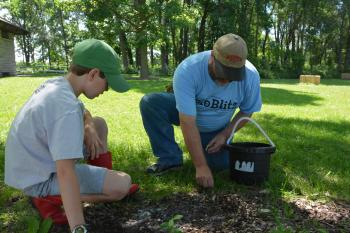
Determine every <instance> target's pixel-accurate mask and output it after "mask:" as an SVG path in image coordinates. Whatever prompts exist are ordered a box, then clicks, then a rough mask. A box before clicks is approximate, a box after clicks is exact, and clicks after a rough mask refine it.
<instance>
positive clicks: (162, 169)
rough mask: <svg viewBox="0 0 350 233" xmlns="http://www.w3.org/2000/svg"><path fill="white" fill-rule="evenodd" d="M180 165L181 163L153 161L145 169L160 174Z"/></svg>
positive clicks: (176, 168) (150, 172)
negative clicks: (172, 163)
mask: <svg viewBox="0 0 350 233" xmlns="http://www.w3.org/2000/svg"><path fill="white" fill-rule="evenodd" d="M181 167H182V164H175V165H163V164H159V163H155V164H153V165H151V166H149V167H148V168H147V170H146V172H147V173H148V174H152V175H158V176H159V175H162V174H164V173H165V172H168V171H173V170H178V169H179V168H181Z"/></svg>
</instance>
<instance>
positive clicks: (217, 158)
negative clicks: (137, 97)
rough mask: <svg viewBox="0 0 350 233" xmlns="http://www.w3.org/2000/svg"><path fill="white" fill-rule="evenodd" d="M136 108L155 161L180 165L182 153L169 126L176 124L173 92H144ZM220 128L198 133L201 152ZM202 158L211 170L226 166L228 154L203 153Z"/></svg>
mask: <svg viewBox="0 0 350 233" xmlns="http://www.w3.org/2000/svg"><path fill="white" fill-rule="evenodd" d="M140 111H141V116H142V121H143V126H144V128H145V130H146V132H147V134H148V137H149V140H150V143H151V146H152V150H153V153H154V155H155V156H156V157H157V158H158V163H160V164H164V165H179V164H182V160H183V153H182V150H181V149H180V147H179V145H178V144H177V143H176V142H175V137H174V127H173V125H176V126H179V125H180V120H179V112H178V111H177V109H176V101H175V96H174V94H172V93H166V92H164V93H153V94H148V95H145V96H144V97H143V98H142V99H141V101H140ZM220 131H221V130H217V131H214V132H205V133H200V136H201V141H202V146H203V151H204V152H205V147H206V146H207V144H208V143H209V142H210V140H211V139H213V138H214V137H215V136H216V135H217V134H218V133H219V132H220ZM205 157H206V160H207V163H208V165H209V167H210V168H211V169H216V170H222V169H227V168H228V167H229V153H228V151H226V150H222V151H219V152H217V153H213V154H208V153H206V152H205Z"/></svg>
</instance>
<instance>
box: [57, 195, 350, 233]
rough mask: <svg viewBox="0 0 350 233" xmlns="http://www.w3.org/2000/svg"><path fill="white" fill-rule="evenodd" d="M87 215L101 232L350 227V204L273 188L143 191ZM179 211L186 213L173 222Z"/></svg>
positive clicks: (335, 229) (60, 228)
mask: <svg viewBox="0 0 350 233" xmlns="http://www.w3.org/2000/svg"><path fill="white" fill-rule="evenodd" d="M84 214H85V218H86V221H87V222H88V223H89V229H90V231H89V232H96V233H97V232H98V233H108V232H125V233H134V232H142V233H144V232H145V233H147V232H179V231H175V230H176V229H178V230H180V232H271V231H273V232H300V231H304V232H305V230H307V232H323V231H322V230H321V229H324V230H326V231H325V232H350V203H345V202H339V201H338V202H336V201H332V202H327V203H322V202H320V201H310V200H306V199H302V198H299V199H295V200H293V201H290V202H288V203H287V202H284V201H282V200H281V199H279V198H272V195H271V194H270V193H269V192H268V191H267V190H253V191H247V192H244V193H213V192H211V191H199V192H195V193H189V194H188V193H186V194H184V193H175V194H173V195H172V196H169V197H165V198H163V199H160V200H158V201H155V200H149V199H146V198H145V197H144V196H143V195H142V193H137V194H136V195H134V196H133V197H130V198H129V199H128V200H123V201H121V202H116V203H105V204H86V205H85V208H84ZM176 215H181V216H182V218H181V216H180V218H181V219H179V220H176V221H175V225H171V221H170V219H172V218H173V217H174V216H176ZM162 223H164V224H165V225H167V226H168V230H166V229H165V227H161V224H162ZM164 224H163V225H164ZM171 230H173V231H171ZM50 232H54V233H57V232H69V231H68V227H67V226H54V227H53V228H52V229H51V231H50Z"/></svg>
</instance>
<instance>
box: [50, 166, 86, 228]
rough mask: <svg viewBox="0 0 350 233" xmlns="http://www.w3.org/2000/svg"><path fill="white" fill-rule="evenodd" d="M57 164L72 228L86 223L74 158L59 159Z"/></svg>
mask: <svg viewBox="0 0 350 233" xmlns="http://www.w3.org/2000/svg"><path fill="white" fill-rule="evenodd" d="M56 166H57V178H58V183H59V186H60V190H61V196H62V201H63V207H64V210H65V212H66V215H67V218H68V222H69V226H70V229H71V230H72V229H73V228H74V227H75V226H77V225H80V224H85V220H84V215H83V208H82V203H81V197H80V189H79V182H78V179H77V176H76V174H75V169H74V166H75V162H74V160H73V159H64V160H57V161H56Z"/></svg>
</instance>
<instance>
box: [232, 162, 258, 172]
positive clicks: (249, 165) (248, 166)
mask: <svg viewBox="0 0 350 233" xmlns="http://www.w3.org/2000/svg"><path fill="white" fill-rule="evenodd" d="M235 169H236V170H237V171H242V172H254V162H246V161H243V162H242V163H240V162H239V161H238V160H237V161H236V163H235Z"/></svg>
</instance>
